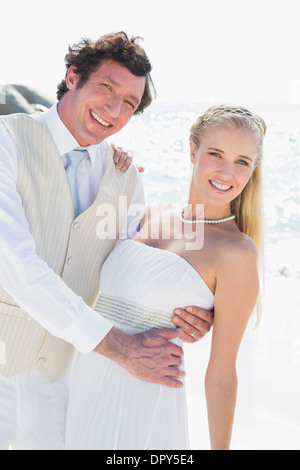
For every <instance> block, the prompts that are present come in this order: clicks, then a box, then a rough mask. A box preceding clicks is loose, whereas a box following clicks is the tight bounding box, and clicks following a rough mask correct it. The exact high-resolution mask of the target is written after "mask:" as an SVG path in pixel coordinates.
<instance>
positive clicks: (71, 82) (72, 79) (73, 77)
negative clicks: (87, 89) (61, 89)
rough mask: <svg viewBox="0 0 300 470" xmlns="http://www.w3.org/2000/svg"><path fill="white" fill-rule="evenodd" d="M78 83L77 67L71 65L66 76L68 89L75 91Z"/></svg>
mask: <svg viewBox="0 0 300 470" xmlns="http://www.w3.org/2000/svg"><path fill="white" fill-rule="evenodd" d="M77 83H78V74H77V73H76V67H74V65H71V67H69V70H68V72H67V76H66V85H67V88H68V89H69V90H73V89H74V88H76V85H77Z"/></svg>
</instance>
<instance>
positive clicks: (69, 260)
mask: <svg viewBox="0 0 300 470" xmlns="http://www.w3.org/2000/svg"><path fill="white" fill-rule="evenodd" d="M72 263H73V258H72V256H70V258H68V259H67V264H69V265H71V264H72Z"/></svg>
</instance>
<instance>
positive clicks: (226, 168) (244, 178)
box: [190, 126, 258, 207]
mask: <svg viewBox="0 0 300 470" xmlns="http://www.w3.org/2000/svg"><path fill="white" fill-rule="evenodd" d="M257 153H258V148H257V143H256V141H255V139H254V137H253V136H252V134H251V133H250V132H249V131H247V130H245V129H243V128H238V127H229V126H220V127H217V128H213V129H211V130H209V131H207V133H206V134H205V135H204V137H203V138H202V140H201V143H200V145H199V147H198V148H197V147H196V145H195V143H194V142H191V162H192V164H193V165H194V169H193V178H192V182H191V196H192V199H193V200H190V203H192V204H208V205H211V206H216V207H220V206H227V207H230V202H231V201H232V200H233V199H235V198H236V197H237V196H238V195H239V194H240V193H241V192H242V190H243V189H244V187H245V186H246V184H247V183H248V181H249V179H250V177H251V175H252V172H253V170H254V168H255V164H256V157H257Z"/></svg>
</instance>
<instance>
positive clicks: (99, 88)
mask: <svg viewBox="0 0 300 470" xmlns="http://www.w3.org/2000/svg"><path fill="white" fill-rule="evenodd" d="M79 79H80V77H79V76H78V75H77V74H76V73H75V71H74V68H73V67H70V69H69V71H68V74H67V78H66V84H67V87H68V89H69V91H68V92H67V93H66V94H65V95H64V96H63V97H62V99H61V101H60V103H59V105H58V112H59V115H60V117H61V119H62V121H63V122H64V124H65V125H66V126H67V127H68V129H69V131H70V132H71V133H72V134H73V136H74V137H75V139H76V140H77V142H78V143H79V145H81V146H83V147H85V146H87V145H91V144H98V143H100V142H102V141H103V140H105V139H107V138H108V137H109V136H111V135H113V134H115V133H116V132H119V131H120V130H121V129H122V128H123V127H124V126H125V124H127V122H128V121H129V120H130V118H131V116H132V115H133V113H134V111H135V110H136V109H137V107H138V106H139V103H140V101H141V99H142V97H143V94H144V90H145V83H146V78H145V77H137V76H135V75H133V74H132V73H131V72H130V71H129V70H128V69H127V68H126V67H124V66H122V65H120V64H119V63H117V62H114V61H106V62H104V63H102V65H101V66H100V67H99V68H98V69H97V70H96V71H95V72H93V73H92V74H91V75H90V77H89V79H88V80H87V81H86V82H85V83H84V85H83V86H82V87H78V82H79Z"/></svg>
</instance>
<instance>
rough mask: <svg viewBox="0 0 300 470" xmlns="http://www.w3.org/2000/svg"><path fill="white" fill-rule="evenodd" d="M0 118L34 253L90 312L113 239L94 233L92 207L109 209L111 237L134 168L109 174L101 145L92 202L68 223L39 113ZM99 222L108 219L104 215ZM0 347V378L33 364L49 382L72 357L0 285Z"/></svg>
mask: <svg viewBox="0 0 300 470" xmlns="http://www.w3.org/2000/svg"><path fill="white" fill-rule="evenodd" d="M1 119H2V120H3V122H4V123H5V125H6V127H7V128H8V130H9V132H10V134H11V135H12V137H13V139H14V141H15V143H16V145H17V149H18V153H19V172H18V182H17V188H18V192H19V194H20V196H21V197H22V204H23V207H24V209H25V213H26V218H27V220H28V223H29V227H30V231H31V233H32V235H33V237H34V240H35V243H36V249H37V254H38V255H39V256H40V257H41V258H42V259H43V260H44V261H46V262H47V263H48V265H49V266H50V267H51V268H52V269H53V270H54V272H55V273H57V274H58V275H59V276H61V277H62V279H63V280H64V282H65V283H66V284H67V285H68V286H69V287H70V288H71V289H72V290H73V291H74V292H76V293H77V294H78V295H80V296H81V297H82V298H83V299H84V300H85V302H86V303H87V304H88V305H89V306H90V307H92V308H93V307H94V305H95V303H96V301H97V298H98V295H99V290H100V286H99V279H100V270H101V266H102V263H103V261H104V260H105V258H106V257H107V256H108V254H109V253H110V252H111V251H112V249H113V248H114V246H115V243H116V240H115V239H106V240H101V239H99V237H98V236H97V234H96V230H98V229H99V225H98V224H99V222H100V221H101V217H99V215H97V208H99V205H100V204H111V205H113V206H114V207H115V208H116V214H117V217H116V223H117V226H116V229H117V233H118V230H119V225H120V224H121V222H122V217H123V220H124V221H125V217H126V211H127V207H128V205H129V204H130V201H131V199H132V195H133V192H134V189H135V187H136V184H137V181H138V173H137V170H136V169H135V168H134V166H133V165H131V167H130V168H129V170H128V171H127V172H126V173H123V172H121V171H119V170H116V169H115V166H114V163H113V159H112V157H113V152H112V149H111V148H110V147H107V156H106V162H107V170H106V172H105V174H104V177H103V179H102V182H101V186H100V189H99V192H98V195H97V198H96V200H95V202H94V203H93V204H92V206H91V207H90V208H89V209H88V210H86V211H85V212H83V213H82V214H81V215H79V216H78V217H77V219H76V220H75V221H74V220H73V204H72V198H71V193H70V189H69V183H68V180H67V176H66V172H65V169H64V166H63V163H62V160H61V157H60V155H59V153H58V151H57V149H56V146H55V143H54V141H53V139H52V136H51V134H50V133H49V131H48V128H47V126H46V124H45V123H44V121H43V119H42V117H41V115H40V114H35V115H31V116H29V115H26V114H15V115H10V116H6V117H4V118H1ZM120 196H127V198H122V204H121V206H122V208H123V210H121V207H120V205H119V202H120V199H119V197H120ZM124 200H125V201H126V202H127V204H126V206H125V205H124ZM119 212H122V214H121V215H120V216H119V215H118V214H119ZM98 214H99V212H98ZM102 216H104V214H102ZM105 217H106V219H105V220H107V213H106V215H105ZM102 220H103V219H102ZM97 226H98V227H97ZM41 308H42V305H41ZM0 344H2V345H3V344H5V349H6V363H5V364H3V365H0V374H2V375H5V376H10V375H14V374H16V373H20V372H23V371H25V370H28V369H30V368H32V367H34V366H38V367H40V368H41V369H43V370H44V372H45V374H46V376H47V377H48V379H49V381H50V382H53V381H55V380H57V379H58V378H60V377H61V376H63V375H64V374H65V373H66V371H67V369H68V366H69V364H70V362H71V360H72V356H73V352H74V348H73V346H71V345H70V344H69V343H67V342H65V341H63V340H61V339H59V338H55V337H54V336H52V335H50V334H49V333H48V332H47V331H46V330H45V329H44V328H42V327H41V326H40V325H39V324H38V323H37V322H36V321H35V320H33V318H32V317H30V316H29V315H28V314H27V313H26V312H25V311H24V310H22V309H21V308H20V307H19V306H18V305H16V302H15V301H14V299H13V298H12V297H11V296H10V295H9V294H8V293H7V292H6V291H5V290H4V289H3V288H2V287H1V285H0Z"/></svg>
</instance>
